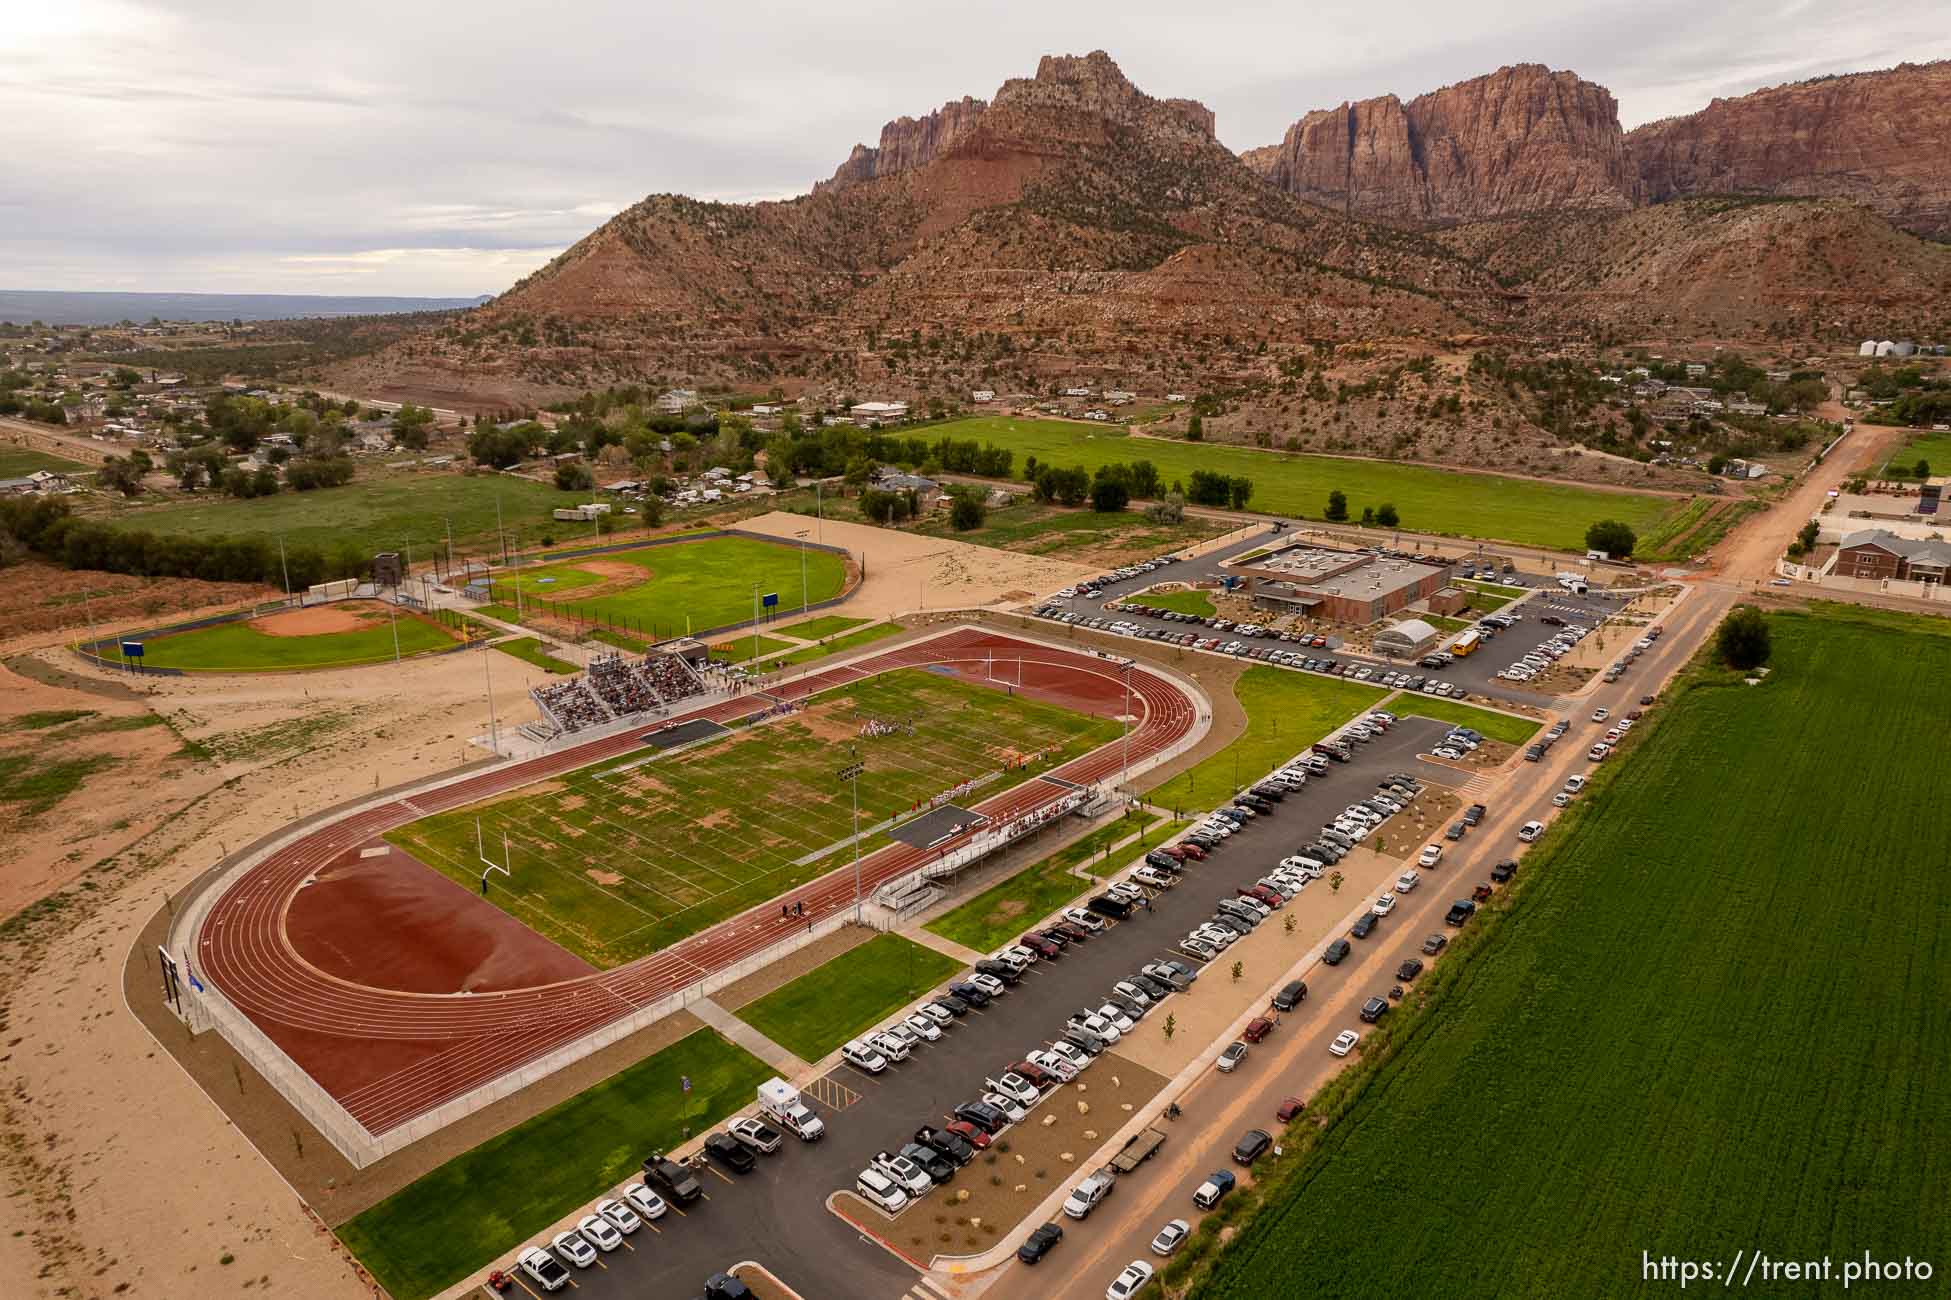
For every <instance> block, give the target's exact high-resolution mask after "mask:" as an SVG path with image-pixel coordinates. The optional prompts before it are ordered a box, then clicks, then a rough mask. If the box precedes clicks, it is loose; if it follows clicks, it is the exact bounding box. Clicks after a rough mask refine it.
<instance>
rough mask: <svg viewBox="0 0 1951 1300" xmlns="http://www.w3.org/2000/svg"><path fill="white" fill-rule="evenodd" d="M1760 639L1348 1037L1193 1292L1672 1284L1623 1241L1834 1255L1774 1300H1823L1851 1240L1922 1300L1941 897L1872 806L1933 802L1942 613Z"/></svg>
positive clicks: (1675, 696) (1883, 812)
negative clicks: (1919, 1279) (1451, 948)
mask: <svg viewBox="0 0 1951 1300" xmlns="http://www.w3.org/2000/svg"><path fill="white" fill-rule="evenodd" d="M1769 625H1770V627H1771V629H1772V631H1773V634H1774V646H1775V654H1774V660H1773V669H1774V671H1773V672H1772V674H1771V675H1770V676H1769V677H1768V678H1767V679H1766V681H1765V682H1763V684H1761V685H1760V686H1757V687H1748V686H1744V685H1742V684H1741V682H1740V680H1739V678H1738V677H1737V676H1735V675H1733V674H1730V673H1727V672H1724V671H1721V670H1718V669H1714V668H1711V667H1700V668H1697V669H1695V670H1694V671H1693V672H1692V674H1691V675H1690V677H1688V678H1687V679H1684V681H1683V683H1682V685H1681V686H1680V687H1679V688H1677V689H1676V690H1675V691H1673V692H1672V693H1671V697H1670V703H1668V704H1666V705H1664V706H1663V707H1662V708H1660V709H1657V710H1655V711H1654V713H1653V715H1652V719H1651V721H1650V722H1649V723H1648V724H1647V725H1644V726H1642V727H1641V728H1639V729H1638V730H1636V731H1635V732H1634V733H1633V734H1632V735H1630V736H1629V737H1628V738H1627V742H1626V745H1625V747H1624V750H1623V752H1622V753H1621V755H1620V756H1619V757H1618V758H1617V759H1615V760H1613V761H1611V762H1608V763H1606V764H1603V765H1602V767H1601V769H1600V772H1599V774H1598V776H1597V778H1596V780H1595V781H1594V783H1593V785H1592V786H1591V787H1590V788H1589V789H1588V792H1587V793H1586V794H1585V795H1583V796H1582V797H1581V798H1580V799H1579V801H1578V802H1577V803H1575V804H1574V805H1573V806H1572V808H1571V809H1569V810H1568V811H1567V813H1566V814H1564V815H1563V816H1561V817H1560V819H1559V822H1558V824H1557V825H1555V826H1554V827H1553V829H1552V831H1551V832H1550V833H1549V834H1548V836H1547V837H1546V839H1545V840H1544V841H1542V842H1540V843H1539V845H1538V846H1537V847H1536V849H1535V850H1534V851H1533V852H1532V853H1531V854H1530V855H1529V856H1528V857H1527V858H1526V859H1525V862H1524V867H1523V871H1522V872H1521V873H1520V875H1519V877H1518V881H1517V888H1516V889H1515V891H1514V892H1511V893H1507V894H1505V895H1502V896H1500V899H1499V901H1498V902H1496V903H1494V904H1492V905H1491V907H1490V908H1489V909H1488V915H1485V916H1480V917H1479V918H1478V920H1477V921H1476V922H1473V924H1472V929H1471V930H1470V931H1466V933H1465V935H1464V942H1463V944H1462V945H1461V946H1462V947H1463V948H1464V949H1465V951H1463V952H1461V953H1459V954H1457V955H1454V956H1452V957H1450V958H1447V959H1444V960H1442V961H1439V962H1438V963H1437V966H1436V969H1435V970H1434V971H1433V972H1432V973H1431V975H1430V976H1428V977H1426V979H1427V980H1429V981H1434V982H1435V984H1436V985H1437V986H1438V987H1439V990H1440V991H1439V992H1438V994H1437V1000H1436V1002H1435V1003H1434V1004H1433V1005H1432V1008H1431V1012H1430V1013H1427V1014H1422V1015H1418V1014H1417V1013H1416V1012H1415V1011H1414V1010H1413V1006H1414V999H1412V1001H1411V1004H1410V1006H1409V1007H1405V1008H1404V1009H1402V1010H1399V1011H1397V1012H1396V1013H1395V1015H1393V1016H1391V1017H1390V1020H1389V1022H1386V1023H1385V1024H1384V1025H1383V1026H1379V1027H1378V1028H1377V1029H1376V1030H1373V1031H1371V1032H1370V1033H1369V1034H1368V1035H1367V1036H1366V1041H1365V1042H1364V1044H1363V1051H1364V1052H1365V1053H1366V1052H1368V1051H1369V1050H1370V1048H1371V1046H1372V1045H1376V1044H1380V1045H1382V1046H1383V1048H1384V1052H1383V1056H1382V1059H1381V1060H1380V1061H1379V1062H1367V1063H1364V1065H1363V1066H1362V1067H1359V1068H1361V1069H1363V1070H1365V1071H1366V1073H1367V1074H1368V1077H1367V1078H1366V1079H1365V1081H1364V1084H1363V1086H1361V1087H1359V1088H1342V1089H1339V1090H1338V1093H1339V1095H1338V1096H1336V1097H1333V1098H1325V1097H1324V1098H1317V1101H1320V1102H1322V1103H1323V1104H1322V1107H1321V1109H1324V1110H1327V1111H1329V1113H1330V1114H1331V1115H1332V1116H1333V1119H1332V1122H1331V1123H1330V1125H1329V1127H1328V1128H1327V1129H1325V1130H1324V1131H1322V1132H1321V1133H1320V1134H1319V1136H1318V1138H1316V1139H1310V1140H1309V1141H1308V1143H1307V1145H1306V1146H1305V1147H1304V1148H1303V1149H1302V1150H1301V1151H1299V1152H1297V1153H1290V1158H1289V1162H1288V1164H1289V1167H1288V1168H1286V1169H1282V1168H1281V1166H1280V1164H1279V1163H1278V1162H1276V1163H1275V1164H1274V1165H1272V1166H1270V1167H1268V1168H1266V1169H1265V1170H1256V1173H1257V1174H1260V1175H1261V1177H1262V1178H1263V1179H1267V1180H1272V1186H1271V1187H1268V1188H1267V1189H1266V1191H1267V1195H1266V1204H1265V1207H1264V1209H1263V1210H1262V1211H1261V1212H1259V1213H1257V1214H1254V1215H1252V1216H1250V1217H1247V1218H1245V1219H1244V1220H1240V1221H1236V1227H1237V1230H1238V1235H1237V1237H1235V1239H1234V1240H1233V1241H1232V1244H1231V1245H1230V1246H1229V1247H1227V1248H1226V1249H1225V1250H1224V1252H1223V1253H1221V1254H1220V1255H1219V1257H1218V1260H1217V1264H1216V1271H1215V1272H1214V1273H1213V1274H1211V1275H1210V1276H1209V1277H1208V1278H1206V1279H1204V1280H1203V1281H1202V1282H1201V1283H1200V1284H1198V1285H1196V1286H1194V1288H1193V1291H1192V1294H1194V1295H1196V1296H1199V1297H1202V1298H1203V1297H1214V1298H1217V1297H1231V1296H1261V1295H1265V1294H1266V1293H1267V1291H1266V1284H1267V1279H1268V1278H1270V1277H1279V1278H1281V1279H1283V1287H1284V1289H1285V1290H1286V1291H1287V1292H1289V1293H1291V1294H1295V1295H1317V1294H1320V1295H1325V1294H1334V1293H1338V1292H1343V1291H1345V1290H1346V1289H1347V1285H1348V1278H1349V1276H1350V1274H1349V1267H1350V1263H1349V1262H1350V1261H1351V1260H1357V1259H1358V1260H1360V1261H1361V1287H1360V1289H1361V1290H1362V1292H1363V1293H1364V1294H1373V1295H1386V1296H1435V1295H1441V1296H1446V1297H1460V1298H1467V1297H1474V1296H1484V1297H1490V1296H1496V1297H1500V1298H1501V1297H1519V1298H1521V1297H1532V1296H1535V1297H1540V1298H1541V1300H1546V1298H1549V1300H1556V1298H1557V1297H1562V1296H1581V1297H1584V1296H1596V1297H1603V1296H1620V1297H1639V1296H1645V1295H1648V1294H1650V1293H1652V1292H1656V1291H1663V1290H1666V1289H1668V1288H1669V1287H1674V1289H1675V1293H1676V1294H1677V1286H1674V1284H1670V1283H1649V1282H1646V1281H1642V1279H1641V1261H1642V1252H1646V1253H1649V1254H1651V1255H1652V1256H1653V1257H1654V1258H1655V1259H1657V1258H1659V1257H1661V1256H1664V1255H1675V1256H1679V1257H1681V1258H1685V1259H1689V1260H1711V1261H1718V1262H1719V1264H1720V1265H1721V1266H1722V1267H1725V1266H1726V1264H1727V1263H1728V1262H1729V1261H1731V1260H1732V1259H1733V1258H1734V1256H1735V1254H1736V1252H1737V1251H1746V1252H1752V1251H1754V1250H1756V1249H1761V1250H1764V1251H1767V1252H1768V1253H1769V1254H1770V1255H1772V1256H1773V1257H1775V1258H1777V1259H1782V1258H1792V1259H1798V1260H1801V1259H1820V1258H1822V1257H1824V1256H1828V1257H1831V1258H1832V1259H1834V1260H1836V1261H1837V1275H1835V1276H1832V1277H1831V1278H1830V1280H1828V1281H1827V1282H1813V1281H1804V1282H1801V1283H1797V1284H1795V1285H1792V1286H1791V1285H1788V1284H1785V1283H1781V1282H1779V1281H1778V1282H1777V1283H1776V1284H1772V1285H1769V1286H1766V1287H1762V1286H1757V1287H1756V1288H1755V1290H1758V1291H1760V1292H1762V1293H1764V1294H1768V1295H1797V1296H1841V1295H1843V1294H1844V1290H1843V1285H1842V1280H1841V1277H1840V1267H1841V1262H1842V1261H1844V1260H1856V1261H1861V1260H1862V1259H1863V1257H1864V1252H1866V1251H1867V1252H1869V1253H1870V1254H1871V1255H1872V1256H1873V1257H1874V1258H1875V1259H1878V1260H1888V1259H1892V1258H1895V1259H1899V1260H1901V1259H1903V1258H1905V1257H1910V1258H1911V1259H1923V1260H1930V1261H1932V1262H1933V1263H1934V1265H1935V1267H1936V1269H1937V1279H1938V1280H1937V1282H1935V1283H1931V1284H1929V1285H1920V1284H1918V1283H1916V1282H1912V1283H1909V1284H1904V1283H1896V1284H1884V1285H1882V1286H1880V1287H1879V1288H1878V1290H1879V1291H1880V1292H1887V1293H1890V1294H1897V1293H1899V1292H1902V1293H1906V1294H1918V1295H1922V1294H1925V1293H1926V1292H1931V1293H1933V1294H1935V1293H1941V1291H1942V1279H1943V1276H1944V1269H1945V1268H1946V1266H1947V1264H1951V1192H1947V1189H1951V1088H1947V1087H1945V1086H1944V1079H1943V1071H1944V1063H1945V1062H1946V1061H1947V1060H1951V1015H1947V1014H1946V1011H1945V998H1944V990H1945V987H1946V983H1947V980H1948V979H1951V874H1947V873H1946V872H1944V871H1942V870H1939V869H1937V867H1938V864H1939V861H1940V859H1941V858H1942V851H1941V836H1938V835H1936V834H1935V832H1934V831H1933V830H1932V829H1930V823H1929V822H1928V819H1927V820H1925V821H1920V820H1918V819H1916V818H1912V817H1905V816H1897V815H1893V813H1894V811H1895V810H1900V809H1907V808H1908V809H1931V808H1937V807H1941V806H1942V804H1943V796H1944V790H1945V788H1946V785H1947V783H1951V755H1947V754H1946V752H1945V751H1944V750H1943V748H1942V747H1941V746H1936V745H1932V744H1930V743H1929V742H1928V737H1927V736H1926V735H1925V734H1923V733H1920V731H1919V730H1918V728H1917V726H1916V725H1915V724H1916V722H1917V719H1918V714H1917V711H1916V708H1917V701H1918V700H1922V699H1931V698H1935V697H1936V695H1937V694H1938V693H1940V692H1941V691H1942V689H1943V683H1944V681H1945V680H1946V676H1947V674H1951V624H1947V623H1946V622H1945V621H1944V620H1941V619H1935V618H1909V617H1904V616H1898V615H1873V616H1870V617H1863V616H1861V615H1859V614H1858V613H1857V612H1855V611H1853V610H1851V609H1849V608H1848V607H1843V606H1819V607H1817V608H1816V609H1815V610H1813V611H1811V612H1809V613H1805V614H1777V615H1771V616H1770V618H1769ZM1452 963H1454V964H1452ZM1418 987H1419V989H1420V988H1422V985H1419V986H1418ZM1328 1091H1329V1092H1330V1093H1334V1092H1336V1091H1337V1090H1336V1088H1335V1085H1332V1084H1331V1085H1330V1086H1329V1089H1328ZM1383 1222H1386V1223H1388V1224H1389V1225H1390V1227H1389V1232H1388V1249H1386V1250H1378V1249H1376V1248H1375V1246H1376V1239H1375V1233H1376V1225H1377V1224H1378V1223H1383ZM1196 1253H1197V1247H1195V1249H1194V1251H1193V1252H1191V1253H1190V1254H1196ZM1190 1254H1189V1256H1188V1259H1187V1261H1186V1264H1185V1265H1182V1267H1183V1266H1189V1265H1190V1263H1191V1259H1190ZM1757 1280H1758V1279H1757ZM1707 1285H1710V1286H1712V1287H1714V1288H1715V1289H1721V1286H1720V1283H1719V1281H1718V1280H1716V1281H1711V1282H1709V1283H1708V1284H1707ZM1649 1288H1650V1290H1649ZM1934 1288H1935V1289H1934ZM1862 1289H1863V1288H1862V1287H1860V1286H1859V1287H1858V1288H1857V1290H1859V1291H1860V1290H1862ZM1689 1294H1691V1292H1689ZM1852 1294H1854V1292H1852Z"/></svg>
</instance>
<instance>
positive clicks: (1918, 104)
mask: <svg viewBox="0 0 1951 1300" xmlns="http://www.w3.org/2000/svg"><path fill="white" fill-rule="evenodd" d="M1241 157H1242V158H1243V159H1244V160H1245V161H1246V163H1247V164H1248V166H1250V167H1252V168H1253V169H1254V170H1255V171H1257V172H1259V173H1260V174H1261V175H1262V176H1265V177H1266V178H1267V179H1268V180H1269V181H1271V182H1272V183H1273V184H1274V185H1276V186H1278V187H1279V188H1281V189H1283V190H1285V191H1286V192H1288V193H1290V194H1293V195H1296V196H1297V197H1300V198H1304V199H1307V200H1309V201H1311V202H1317V203H1321V204H1323V205H1324V206H1327V207H1331V208H1334V209H1336V210H1337V211H1341V212H1344V213H1346V214H1348V215H1350V216H1356V217H1363V218H1367V219H1369V220H1376V221H1387V222H1390V223H1392V224H1396V225H1402V226H1411V227H1434V226H1443V225H1452V224H1456V223H1458V222H1464V221H1477V220H1485V219H1495V218H1502V217H1511V216H1524V215H1531V214H1535V213H1540V212H1547V211H1554V210H1558V209H1567V208H1570V209H1580V210H1585V211H1623V210H1625V209H1628V208H1633V207H1639V206H1643V205H1645V204H1650V203H1663V202H1666V201H1668V200H1671V199H1676V198H1699V197H1706V196H1715V195H1740V196H1767V197H1804V198H1842V199H1848V200H1850V201H1853V202H1857V203H1862V204H1864V205H1866V206H1868V207H1870V208H1873V209H1875V210H1876V211H1877V212H1879V213H1881V214H1882V215H1883V216H1885V217H1886V218H1888V219H1889V220H1890V221H1891V222H1892V223H1893V224H1895V225H1897V226H1899V227H1901V228H1904V229H1907V230H1910V231H1912V232H1914V233H1917V234H1922V235H1925V236H1927V237H1932V238H1946V237H1951V61H1947V62H1939V63H1931V64H1923V65H1915V64H1905V65H1903V66H1900V67H1897V68H1892V69H1888V70H1886V71H1881V72H1865V73H1854V74H1850V75H1846V76H1837V77H1823V78H1817V79H1815V80H1812V81H1804V82H1797V83H1795V84H1792V85H1787V86H1776V87H1771V88H1769V89H1765V90H1758V91H1755V92H1754V93H1752V94H1748V95H1742V96H1739V97H1738V98H1733V99H1717V100H1715V101H1713V103H1711V104H1709V105H1708V106H1707V107H1706V108H1704V109H1702V110H1701V111H1699V112H1697V113H1690V114H1686V115H1683V116H1680V117H1673V118H1667V119H1665V120H1663V121H1659V122H1653V123H1649V124H1647V125H1645V126H1642V127H1639V128H1637V129H1635V130H1633V131H1631V132H1625V131H1622V130H1621V129H1620V125H1619V111H1618V105H1617V103H1616V101H1615V100H1614V99H1613V97H1612V94H1611V92H1610V91H1608V90H1606V89H1605V88H1604V87H1603V86H1599V85H1596V84H1595V83H1592V82H1589V81H1585V80H1582V79H1581V78H1579V77H1578V76H1576V75H1575V74H1573V73H1570V72H1554V71H1552V70H1550V69H1548V68H1545V67H1542V66H1540V65H1538V64H1518V65H1515V66H1512V67H1506V68H1500V69H1498V70H1497V71H1496V72H1493V73H1491V74H1489V75H1487V76H1483V77H1476V78H1473V79H1471V80H1469V81H1462V82H1458V83H1457V84H1455V85H1453V86H1446V87H1444V88H1442V89H1441V90H1435V91H1431V92H1430V93H1429V94H1426V95H1419V96H1417V97H1416V98H1415V99H1412V100H1410V101H1408V102H1407V103H1404V102H1402V101H1401V100H1399V99H1397V98H1396V97H1395V96H1394V95H1383V96H1379V97H1377V98H1374V99H1366V100H1361V101H1359V102H1356V103H1344V104H1342V105H1340V106H1339V107H1337V108H1333V109H1325V110H1317V111H1314V112H1310V113H1308V114H1306V115H1305V116H1303V117H1302V118H1301V119H1300V120H1299V121H1297V122H1295V123H1294V125H1293V126H1291V127H1289V128H1288V130H1287V133H1286V135H1285V137H1284V138H1283V139H1282V140H1281V142H1280V143H1279V144H1277V145H1268V146H1265V147H1263V148H1259V149H1250V150H1248V151H1247V152H1246V153H1244V154H1242V155H1241Z"/></svg>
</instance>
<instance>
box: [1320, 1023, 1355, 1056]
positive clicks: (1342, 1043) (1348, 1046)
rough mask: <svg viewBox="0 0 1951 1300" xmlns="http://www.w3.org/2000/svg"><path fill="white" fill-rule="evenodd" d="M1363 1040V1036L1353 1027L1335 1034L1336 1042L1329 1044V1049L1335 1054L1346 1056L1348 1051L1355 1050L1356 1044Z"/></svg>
mask: <svg viewBox="0 0 1951 1300" xmlns="http://www.w3.org/2000/svg"><path fill="white" fill-rule="evenodd" d="M1361 1041H1362V1036H1361V1035H1360V1034H1358V1033H1356V1032H1355V1031H1354V1030H1352V1029H1344V1030H1342V1031H1341V1032H1340V1033H1338V1034H1336V1035H1335V1040H1334V1042H1332V1043H1329V1044H1328V1051H1329V1052H1330V1053H1332V1054H1333V1055H1335V1056H1346V1055H1348V1053H1350V1052H1352V1051H1354V1050H1355V1044H1357V1043H1359V1042H1361Z"/></svg>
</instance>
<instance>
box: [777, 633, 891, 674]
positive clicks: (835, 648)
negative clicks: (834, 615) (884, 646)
mask: <svg viewBox="0 0 1951 1300" xmlns="http://www.w3.org/2000/svg"><path fill="white" fill-rule="evenodd" d="M787 630H788V631H790V630H791V629H790V628H789V629H787ZM906 630H907V629H905V628H903V627H902V626H901V625H900V624H899V623H875V624H874V625H873V626H871V627H864V628H861V629H860V630H859V631H858V632H848V633H845V634H843V635H841V636H837V637H834V638H833V639H832V640H831V641H828V642H826V643H824V644H822V645H809V646H805V647H803V648H801V649H798V650H795V651H793V652H792V653H791V654H784V655H780V656H779V657H778V658H777V659H770V660H767V661H766V667H768V668H777V667H781V666H784V665H788V664H810V663H812V662H813V661H814V660H815V659H824V658H826V657H827V656H828V655H837V654H844V653H846V652H847V651H849V650H858V649H859V648H860V647H862V646H864V645H871V644H873V643H874V642H876V641H879V640H880V639H881V638H883V637H890V636H896V635H899V634H900V633H901V632H904V631H906Z"/></svg>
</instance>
